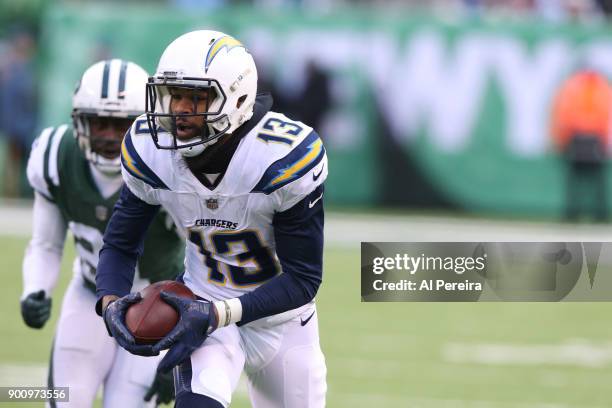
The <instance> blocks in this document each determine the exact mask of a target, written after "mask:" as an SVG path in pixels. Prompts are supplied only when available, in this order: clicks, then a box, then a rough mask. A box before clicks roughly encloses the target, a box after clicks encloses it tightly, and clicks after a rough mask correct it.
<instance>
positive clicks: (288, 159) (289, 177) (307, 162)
mask: <svg viewBox="0 0 612 408" xmlns="http://www.w3.org/2000/svg"><path fill="white" fill-rule="evenodd" d="M324 156H325V147H324V146H323V142H322V141H321V139H320V138H319V135H318V134H317V133H316V132H314V131H312V132H311V133H310V134H309V135H308V136H306V138H305V139H304V140H303V141H302V143H300V144H299V145H298V146H297V147H296V148H295V149H293V150H292V151H291V152H290V153H289V154H288V155H286V156H285V157H283V158H282V159H279V160H277V161H275V162H274V163H272V165H270V167H268V169H267V170H266V171H265V173H264V175H263V176H262V177H261V179H260V180H259V182H258V183H257V185H256V186H255V187H254V188H253V190H251V193H264V194H271V193H273V192H274V191H276V190H278V189H279V188H281V187H283V186H286V185H287V184H289V183H291V182H292V181H294V180H297V179H299V178H300V177H302V176H303V175H304V174H306V173H308V172H309V171H310V170H312V169H313V168H314V167H315V166H316V165H317V164H319V163H320V162H321V160H322V159H323V157H324Z"/></svg>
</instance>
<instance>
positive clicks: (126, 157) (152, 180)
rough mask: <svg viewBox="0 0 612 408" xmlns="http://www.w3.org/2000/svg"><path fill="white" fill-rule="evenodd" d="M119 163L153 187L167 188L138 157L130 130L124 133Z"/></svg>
mask: <svg viewBox="0 0 612 408" xmlns="http://www.w3.org/2000/svg"><path fill="white" fill-rule="evenodd" d="M121 164H123V167H124V168H125V169H126V170H127V171H128V173H130V174H131V175H132V176H134V177H136V178H137V179H140V180H142V181H144V182H145V183H147V184H148V185H150V186H151V187H153V188H157V189H164V190H169V188H168V186H166V184H165V183H164V182H163V181H162V180H161V179H160V178H159V177H157V175H156V174H155V173H153V171H152V170H151V169H150V168H149V166H147V165H146V164H145V162H144V161H143V160H142V159H141V158H140V156H139V155H138V152H137V151H136V148H135V147H134V144H133V143H132V136H131V135H130V132H129V131H128V133H127V134H126V135H125V138H124V139H123V144H122V145H121Z"/></svg>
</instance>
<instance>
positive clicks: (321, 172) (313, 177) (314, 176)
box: [312, 163, 325, 181]
mask: <svg viewBox="0 0 612 408" xmlns="http://www.w3.org/2000/svg"><path fill="white" fill-rule="evenodd" d="M324 168H325V163H323V167H321V171H320V172H319V174H314V173H312V181H317V180H318V179H319V177H321V174H323V169H324Z"/></svg>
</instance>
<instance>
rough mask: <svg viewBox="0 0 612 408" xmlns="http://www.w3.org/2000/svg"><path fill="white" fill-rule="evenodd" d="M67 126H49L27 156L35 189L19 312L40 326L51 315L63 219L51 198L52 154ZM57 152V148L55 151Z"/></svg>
mask: <svg viewBox="0 0 612 408" xmlns="http://www.w3.org/2000/svg"><path fill="white" fill-rule="evenodd" d="M66 128H67V126H65V125H62V126H59V127H57V128H55V127H49V128H46V129H44V130H43V131H42V133H41V134H40V136H38V137H37V138H36V140H35V141H34V143H33V144H32V150H31V152H30V157H29V158H28V165H27V176H28V182H29V183H30V186H31V187H32V188H33V189H34V191H35V196H34V207H33V214H32V215H33V219H32V239H31V240H30V243H29V245H28V247H27V249H26V253H25V256H24V259H23V267H22V273H23V293H22V296H21V314H22V317H23V320H24V321H25V323H26V324H27V325H28V326H30V327H34V328H41V327H43V325H44V324H45V322H46V321H47V320H48V319H49V316H50V315H51V292H52V291H53V289H54V288H55V285H56V284H57V281H58V278H59V273H60V264H61V259H62V252H63V249H64V241H65V239H66V229H67V225H66V221H65V220H64V217H63V216H62V214H61V211H60V209H59V208H58V206H57V205H56V204H55V201H54V191H55V190H56V188H57V187H58V186H59V178H58V177H57V173H58V167H59V164H58V163H57V161H56V160H52V159H51V157H57V156H58V155H57V154H56V155H52V154H51V150H53V148H55V149H58V146H59V145H60V142H61V140H62V137H63V135H64V132H65V130H66ZM56 151H57V150H56Z"/></svg>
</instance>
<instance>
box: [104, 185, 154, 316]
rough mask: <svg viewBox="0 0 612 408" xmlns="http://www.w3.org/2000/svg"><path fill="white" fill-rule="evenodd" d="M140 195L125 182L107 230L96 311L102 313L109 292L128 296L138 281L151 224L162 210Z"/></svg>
mask: <svg viewBox="0 0 612 408" xmlns="http://www.w3.org/2000/svg"><path fill="white" fill-rule="evenodd" d="M159 208H160V207H159V206H158V205H151V204H148V203H146V202H144V201H142V200H141V199H140V198H138V197H136V196H135V195H134V193H132V192H131V191H130V189H129V188H128V187H127V186H126V185H124V186H123V187H122V189H121V195H120V197H119V200H118V201H117V203H116V204H115V208H114V209H113V215H112V216H111V219H110V220H109V222H108V225H107V226H106V231H105V232H104V245H103V246H102V249H101V250H100V260H99V261H98V268H97V270H96V296H97V297H98V301H97V302H96V313H98V315H102V302H101V300H102V298H103V297H104V296H106V295H116V296H119V297H121V296H125V295H127V294H128V293H130V290H131V289H132V283H133V282H134V271H135V268H136V261H137V260H138V257H139V256H140V254H142V249H143V246H144V238H145V234H146V232H147V229H148V228H149V225H150V224H151V222H152V221H153V218H155V214H157V212H158V211H159Z"/></svg>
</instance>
